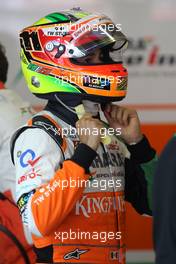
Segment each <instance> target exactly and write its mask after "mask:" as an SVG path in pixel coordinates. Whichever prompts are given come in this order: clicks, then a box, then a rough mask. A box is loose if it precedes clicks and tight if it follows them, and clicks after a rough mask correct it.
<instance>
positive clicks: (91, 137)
mask: <svg viewBox="0 0 176 264" xmlns="http://www.w3.org/2000/svg"><path fill="white" fill-rule="evenodd" d="M102 127H103V124H102V123H101V121H100V120H98V119H95V118H93V117H92V116H91V114H88V113H86V114H84V115H83V117H82V118H81V119H79V120H78V121H77V122H76V128H77V131H78V135H79V139H80V142H81V143H84V144H86V145H88V146H89V147H90V148H92V149H93V150H95V151H96V150H97V148H98V146H99V144H100V141H101V133H100V129H101V128H102Z"/></svg>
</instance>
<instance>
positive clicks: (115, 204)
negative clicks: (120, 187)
mask: <svg viewBox="0 0 176 264" xmlns="http://www.w3.org/2000/svg"><path fill="white" fill-rule="evenodd" d="M116 210H117V211H120V212H125V202H124V198H123V196H118V197H113V196H108V197H107V196H104V197H88V196H87V195H84V196H83V197H82V198H81V199H80V200H79V201H77V202H76V207H75V214H76V215H81V214H82V215H84V217H86V218H89V217H90V216H91V215H93V214H109V213H110V212H112V211H116Z"/></svg>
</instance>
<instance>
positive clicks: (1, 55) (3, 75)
mask: <svg viewBox="0 0 176 264" xmlns="http://www.w3.org/2000/svg"><path fill="white" fill-rule="evenodd" d="M7 71H8V60H7V57H6V55H5V48H4V47H3V46H2V45H1V44H0V81H1V82H3V83H5V82H6V81H7Z"/></svg>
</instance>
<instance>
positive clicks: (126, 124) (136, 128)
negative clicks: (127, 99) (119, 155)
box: [104, 104, 143, 144]
mask: <svg viewBox="0 0 176 264" xmlns="http://www.w3.org/2000/svg"><path fill="white" fill-rule="evenodd" d="M104 115H105V117H106V119H107V121H108V123H109V126H110V127H112V128H114V129H117V128H121V132H122V134H121V137H122V138H123V139H124V141H125V142H126V143H127V144H131V143H138V142H139V141H140V140H141V139H142V137H143V135H142V132H141V127H140V121H139V118H138V115H137V112H136V111H135V110H133V109H128V108H125V107H122V106H118V105H113V104H108V105H107V106H106V108H105V110H104Z"/></svg>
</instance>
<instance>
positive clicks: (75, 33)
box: [20, 8, 128, 102]
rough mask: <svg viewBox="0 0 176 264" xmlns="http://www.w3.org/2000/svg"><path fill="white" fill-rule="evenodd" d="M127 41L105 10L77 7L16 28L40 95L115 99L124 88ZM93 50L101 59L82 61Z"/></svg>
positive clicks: (34, 88)
mask: <svg viewBox="0 0 176 264" xmlns="http://www.w3.org/2000/svg"><path fill="white" fill-rule="evenodd" d="M127 43H128V40H127V38H126V36H125V35H124V34H123V33H122V32H121V29H120V27H118V25H115V24H114V23H113V22H112V20H111V19H110V18H109V17H107V16H105V15H103V14H99V13H89V12H84V11H82V10H81V9H80V8H74V9H71V10H66V11H62V12H58V13H52V14H49V15H47V16H45V17H43V18H41V19H40V20H38V21H37V22H36V23H34V24H33V25H32V26H29V27H26V28H24V29H23V30H22V31H21V32H20V44H21V64H22V71H23V74H24V77H25V80H26V82H27V84H28V87H29V89H30V91H31V92H32V93H33V94H34V95H36V96H37V97H40V98H44V99H50V100H51V99H52V98H53V95H57V96H58V97H59V98H60V99H62V100H63V101H64V100H65V99H66V98H68V97H69V98H74V97H76V98H78V97H79V98H80V99H81V100H83V99H84V100H85V99H86V100H92V101H98V102H104V101H106V102H107V100H108V101H119V100H122V99H123V98H124V97H125V95H126V92H127V81H128V72H127V70H126V68H125V67H124V66H123V53H124V51H125V49H126V47H127ZM97 50H99V51H101V63H83V62H82V61H84V60H81V59H82V58H83V59H84V58H87V57H89V56H91V54H93V53H95V52H96V51H97Z"/></svg>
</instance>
